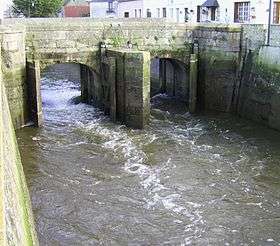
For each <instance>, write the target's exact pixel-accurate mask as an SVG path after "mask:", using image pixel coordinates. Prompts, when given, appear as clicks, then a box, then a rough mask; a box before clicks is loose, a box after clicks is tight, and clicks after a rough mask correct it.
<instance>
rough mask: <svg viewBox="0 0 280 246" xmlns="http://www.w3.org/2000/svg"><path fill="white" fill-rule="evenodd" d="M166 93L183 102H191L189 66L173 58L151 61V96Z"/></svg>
mask: <svg viewBox="0 0 280 246" xmlns="http://www.w3.org/2000/svg"><path fill="white" fill-rule="evenodd" d="M158 93H165V94H167V95H169V96H172V97H175V98H177V99H179V100H181V101H184V102H188V100H189V65H187V64H185V63H183V62H182V61H180V60H177V59H173V58H165V57H164V58H162V57H160V58H159V57H155V58H153V59H152V60H151V95H152V96H154V95H156V94H158Z"/></svg>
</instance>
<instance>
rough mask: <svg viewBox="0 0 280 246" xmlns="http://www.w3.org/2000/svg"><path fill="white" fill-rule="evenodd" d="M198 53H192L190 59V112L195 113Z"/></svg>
mask: <svg viewBox="0 0 280 246" xmlns="http://www.w3.org/2000/svg"><path fill="white" fill-rule="evenodd" d="M197 57H198V56H197V54H191V59H190V95H189V112H190V113H195V111H196V103H197V72H198V58H197Z"/></svg>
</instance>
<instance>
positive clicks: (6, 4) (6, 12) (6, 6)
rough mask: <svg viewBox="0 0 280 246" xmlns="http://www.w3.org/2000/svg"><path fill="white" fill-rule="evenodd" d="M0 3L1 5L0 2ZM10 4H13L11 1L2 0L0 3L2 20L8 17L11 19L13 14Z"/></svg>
mask: <svg viewBox="0 0 280 246" xmlns="http://www.w3.org/2000/svg"><path fill="white" fill-rule="evenodd" d="M0 3H1V0H0ZM12 4H13V1H12V0H2V3H1V4H0V5H1V7H0V8H2V11H3V12H2V13H3V16H4V18H9V17H12V16H13V13H12Z"/></svg>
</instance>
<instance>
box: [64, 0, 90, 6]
mask: <svg viewBox="0 0 280 246" xmlns="http://www.w3.org/2000/svg"><path fill="white" fill-rule="evenodd" d="M88 2H89V1H87V0H64V3H63V6H66V5H88Z"/></svg>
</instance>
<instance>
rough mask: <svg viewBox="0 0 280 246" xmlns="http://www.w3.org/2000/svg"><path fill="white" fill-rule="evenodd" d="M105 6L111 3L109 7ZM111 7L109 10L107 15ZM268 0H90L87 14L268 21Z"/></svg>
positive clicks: (275, 18) (279, 10)
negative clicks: (110, 13) (89, 8)
mask: <svg viewBox="0 0 280 246" xmlns="http://www.w3.org/2000/svg"><path fill="white" fill-rule="evenodd" d="M109 6H112V8H110V7H109ZM271 8H272V16H271V21H272V22H273V23H275V24H279V22H280V0H273V1H272V6H271ZM110 9H112V10H113V11H112V12H113V14H112V15H108V13H107V12H108V11H109V12H110ZM268 15H269V0H250V1H248V0H241V1H240V0H161V1H159V0H118V1H117V0H115V1H114V0H92V1H91V16H92V17H93V18H95V17H98V18H101V17H118V18H167V19H169V20H170V21H174V22H179V23H183V22H189V23H197V22H216V23H225V24H232V23H251V24H266V23H268V18H269V17H268Z"/></svg>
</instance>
